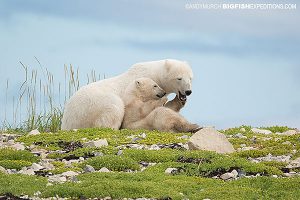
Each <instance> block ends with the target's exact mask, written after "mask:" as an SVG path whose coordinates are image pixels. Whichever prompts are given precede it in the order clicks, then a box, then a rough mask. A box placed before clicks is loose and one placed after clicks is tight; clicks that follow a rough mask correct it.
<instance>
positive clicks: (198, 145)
mask: <svg viewBox="0 0 300 200" xmlns="http://www.w3.org/2000/svg"><path fill="white" fill-rule="evenodd" d="M188 146H189V149H191V150H208V151H216V152H218V153H232V152H234V151H235V150H234V148H233V146H232V144H231V143H230V142H229V141H228V139H227V138H226V136H225V135H224V134H222V133H220V132H218V131H217V130H216V129H214V128H203V129H201V130H200V131H198V132H196V133H195V134H194V135H193V136H192V137H191V138H190V140H189V141H188Z"/></svg>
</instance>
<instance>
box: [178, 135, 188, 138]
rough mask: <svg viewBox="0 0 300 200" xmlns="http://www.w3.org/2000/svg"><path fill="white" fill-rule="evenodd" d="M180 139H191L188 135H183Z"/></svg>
mask: <svg viewBox="0 0 300 200" xmlns="http://www.w3.org/2000/svg"><path fill="white" fill-rule="evenodd" d="M180 138H181V139H189V138H190V136H188V135H183V136H181V137H180Z"/></svg>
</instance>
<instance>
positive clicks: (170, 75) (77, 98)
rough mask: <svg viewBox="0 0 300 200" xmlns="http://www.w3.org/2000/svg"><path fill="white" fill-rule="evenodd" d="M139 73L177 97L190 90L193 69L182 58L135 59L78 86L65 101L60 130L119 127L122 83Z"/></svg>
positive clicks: (121, 118) (122, 95)
mask: <svg viewBox="0 0 300 200" xmlns="http://www.w3.org/2000/svg"><path fill="white" fill-rule="evenodd" d="M141 77H146V78H150V79H152V80H154V81H155V82H156V83H157V84H158V85H159V86H160V87H161V88H162V89H163V90H164V91H165V92H166V93H167V94H170V93H176V94H177V96H178V97H179V98H180V99H181V100H185V99H186V95H190V94H191V93H192V90H191V87H192V78H193V72H192V69H191V68H190V66H189V65H188V64H187V63H186V62H183V61H179V60H174V59H167V60H159V61H152V62H144V63H137V64H135V65H133V66H132V67H131V68H130V69H129V70H128V71H127V72H125V73H123V74H121V75H118V76H115V77H112V78H109V79H104V80H101V81H97V82H94V83H90V84H88V85H86V86H83V87H81V88H80V89H79V90H78V91H77V92H76V93H75V94H74V95H73V96H72V97H71V98H70V99H69V101H68V102H67V103H66V105H65V109H64V114H63V118H62V126H61V128H62V130H70V129H78V128H88V127H109V128H113V129H119V128H120V127H121V124H122V121H123V117H124V109H125V108H124V101H123V98H124V97H125V95H126V94H125V90H126V87H127V86H128V84H130V83H131V82H132V81H134V80H135V79H138V78H141ZM175 98H176V97H175ZM166 106H168V104H167V105H166ZM169 106H170V107H172V106H173V105H169Z"/></svg>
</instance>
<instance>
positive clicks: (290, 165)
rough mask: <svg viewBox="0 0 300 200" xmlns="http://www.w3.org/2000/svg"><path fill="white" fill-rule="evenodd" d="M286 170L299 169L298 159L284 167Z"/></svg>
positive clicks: (299, 161)
mask: <svg viewBox="0 0 300 200" xmlns="http://www.w3.org/2000/svg"><path fill="white" fill-rule="evenodd" d="M286 168H289V169H293V168H300V157H299V158H296V159H295V160H292V161H291V162H290V164H288V165H287V166H286Z"/></svg>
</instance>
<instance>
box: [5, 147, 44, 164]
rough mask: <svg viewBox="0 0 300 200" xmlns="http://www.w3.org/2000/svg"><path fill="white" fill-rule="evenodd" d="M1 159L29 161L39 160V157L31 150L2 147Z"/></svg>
mask: <svg viewBox="0 0 300 200" xmlns="http://www.w3.org/2000/svg"><path fill="white" fill-rule="evenodd" d="M0 160H25V161H29V162H37V161H38V158H37V157H36V156H34V155H33V154H32V153H30V152H29V151H25V150H14V149H11V148H3V149H0Z"/></svg>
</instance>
